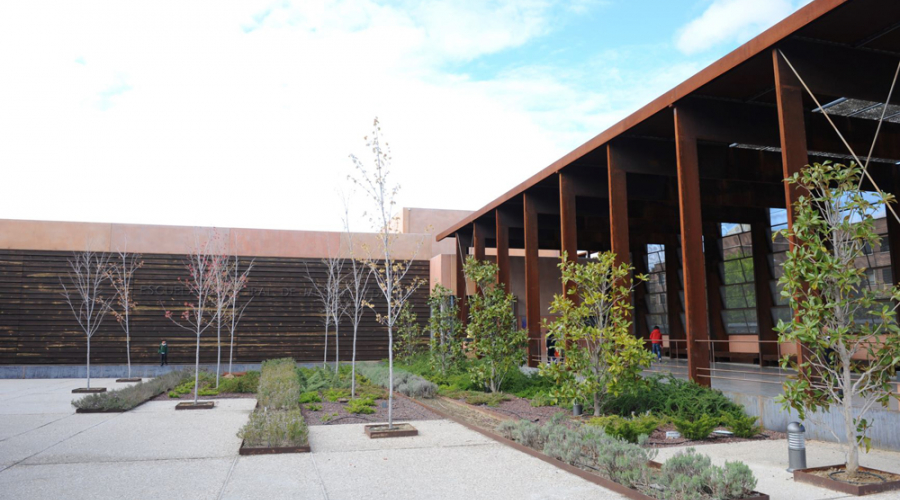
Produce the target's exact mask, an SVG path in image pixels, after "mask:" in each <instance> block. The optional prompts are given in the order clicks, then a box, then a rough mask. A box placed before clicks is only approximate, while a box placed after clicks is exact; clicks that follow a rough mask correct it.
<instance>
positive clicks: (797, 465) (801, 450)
mask: <svg viewBox="0 0 900 500" xmlns="http://www.w3.org/2000/svg"><path fill="white" fill-rule="evenodd" d="M787 435H788V470H787V471H788V472H794V471H795V470H796V469H805V468H806V428H805V427H803V424H801V423H800V422H791V423H789V424H788V426H787Z"/></svg>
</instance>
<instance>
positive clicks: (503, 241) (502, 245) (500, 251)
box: [494, 210, 512, 293]
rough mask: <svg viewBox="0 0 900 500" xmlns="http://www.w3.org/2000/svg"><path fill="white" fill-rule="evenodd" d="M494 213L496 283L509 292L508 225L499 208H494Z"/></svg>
mask: <svg viewBox="0 0 900 500" xmlns="http://www.w3.org/2000/svg"><path fill="white" fill-rule="evenodd" d="M494 215H495V217H496V219H497V222H496V224H495V225H494V227H495V228H496V240H497V283H498V284H499V285H500V286H502V287H503V289H504V290H506V293H510V292H511V291H512V289H511V288H510V284H509V226H507V225H506V224H505V218H504V217H503V216H502V215H501V213H500V210H496V211H495V212H494Z"/></svg>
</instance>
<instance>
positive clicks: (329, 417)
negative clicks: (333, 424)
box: [319, 412, 338, 422]
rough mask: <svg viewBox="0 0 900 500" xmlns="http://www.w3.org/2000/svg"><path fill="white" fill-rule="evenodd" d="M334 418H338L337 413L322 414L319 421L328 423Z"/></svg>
mask: <svg viewBox="0 0 900 500" xmlns="http://www.w3.org/2000/svg"><path fill="white" fill-rule="evenodd" d="M336 416H338V414H337V412H334V413H324V414H322V417H321V418H320V419H319V420H321V421H322V422H330V421H331V420H332V419H333V418H334V417H336Z"/></svg>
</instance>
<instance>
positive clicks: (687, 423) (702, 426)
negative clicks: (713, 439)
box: [672, 415, 719, 441]
mask: <svg viewBox="0 0 900 500" xmlns="http://www.w3.org/2000/svg"><path fill="white" fill-rule="evenodd" d="M672 422H673V423H674V424H675V428H676V429H678V432H680V433H681V435H682V436H684V437H686V438H687V439H690V440H692V441H697V440H700V439H706V438H708V437H709V434H710V433H711V432H712V431H713V430H714V429H715V428H716V427H718V426H719V419H717V418H715V417H711V416H709V415H701V416H700V417H698V418H695V419H694V420H687V419H683V418H678V417H673V418H672Z"/></svg>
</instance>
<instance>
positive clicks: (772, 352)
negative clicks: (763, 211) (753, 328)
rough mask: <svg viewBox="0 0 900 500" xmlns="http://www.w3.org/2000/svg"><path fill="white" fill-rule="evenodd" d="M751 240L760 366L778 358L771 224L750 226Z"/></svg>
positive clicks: (761, 222) (763, 222)
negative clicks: (770, 248) (770, 237)
mask: <svg viewBox="0 0 900 500" xmlns="http://www.w3.org/2000/svg"><path fill="white" fill-rule="evenodd" d="M750 239H751V242H752V245H753V285H754V289H755V291H756V324H757V326H758V327H759V341H760V342H759V364H760V365H765V363H766V361H773V360H775V359H777V358H778V345H777V344H775V343H774V342H772V341H773V340H778V336H777V335H776V334H775V325H774V322H773V321H772V307H774V306H775V301H774V300H773V298H772V288H771V287H770V282H771V280H772V273H771V271H770V270H769V223H768V222H765V221H759V222H753V223H751V224H750Z"/></svg>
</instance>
